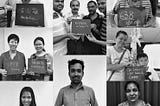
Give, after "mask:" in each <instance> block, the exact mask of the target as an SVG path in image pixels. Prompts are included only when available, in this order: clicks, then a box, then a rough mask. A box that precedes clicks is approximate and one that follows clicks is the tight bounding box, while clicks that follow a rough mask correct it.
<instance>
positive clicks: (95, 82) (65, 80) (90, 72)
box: [53, 56, 106, 106]
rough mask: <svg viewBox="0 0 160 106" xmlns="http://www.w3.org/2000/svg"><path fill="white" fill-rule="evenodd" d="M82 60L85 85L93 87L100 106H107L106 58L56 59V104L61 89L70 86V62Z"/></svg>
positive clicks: (72, 57) (62, 57) (69, 57)
mask: <svg viewBox="0 0 160 106" xmlns="http://www.w3.org/2000/svg"><path fill="white" fill-rule="evenodd" d="M75 58H76V59H80V60H83V61H84V65H85V68H84V76H83V79H82V82H83V84H84V85H87V86H89V87H92V88H93V89H94V91H95V95H96V98H97V101H98V104H99V106H106V98H105V96H106V86H105V85H106V81H105V79H106V77H105V72H106V70H105V69H106V57H105V56H59V57H54V94H53V98H54V103H55V100H56V98H57V95H58V92H59V90H60V88H62V87H64V86H66V85H68V84H70V79H69V76H68V60H71V59H75Z"/></svg>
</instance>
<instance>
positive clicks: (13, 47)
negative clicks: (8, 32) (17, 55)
mask: <svg viewBox="0 0 160 106" xmlns="http://www.w3.org/2000/svg"><path fill="white" fill-rule="evenodd" d="M8 44H9V48H10V50H12V51H16V49H17V46H18V41H16V40H15V39H11V40H10V41H9V42H8Z"/></svg>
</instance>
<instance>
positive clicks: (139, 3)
mask: <svg viewBox="0 0 160 106" xmlns="http://www.w3.org/2000/svg"><path fill="white" fill-rule="evenodd" d="M130 7H136V8H141V7H142V8H144V10H145V25H144V27H145V26H150V25H151V24H152V22H153V20H152V18H153V14H152V7H151V2H150V0H118V1H117V3H116V4H115V6H114V9H113V11H112V12H111V13H110V21H111V26H112V27H116V26H117V25H116V22H115V15H116V14H118V11H119V10H120V9H121V8H130Z"/></svg>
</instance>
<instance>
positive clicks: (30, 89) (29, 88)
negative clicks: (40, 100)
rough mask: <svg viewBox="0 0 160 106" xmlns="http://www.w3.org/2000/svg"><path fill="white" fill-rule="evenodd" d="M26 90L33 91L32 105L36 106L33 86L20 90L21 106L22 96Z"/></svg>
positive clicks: (20, 104) (21, 105)
mask: <svg viewBox="0 0 160 106" xmlns="http://www.w3.org/2000/svg"><path fill="white" fill-rule="evenodd" d="M24 92H30V93H31V97H32V101H31V104H30V106H36V101H35V96H34V92H33V89H32V88H31V87H24V88H22V90H21V92H20V97H19V101H20V103H19V106H23V104H22V100H21V98H22V95H23V93H24Z"/></svg>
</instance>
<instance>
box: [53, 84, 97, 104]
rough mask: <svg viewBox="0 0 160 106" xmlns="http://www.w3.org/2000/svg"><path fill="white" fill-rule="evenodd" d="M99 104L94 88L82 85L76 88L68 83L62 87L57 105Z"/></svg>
mask: <svg viewBox="0 0 160 106" xmlns="http://www.w3.org/2000/svg"><path fill="white" fill-rule="evenodd" d="M62 105H64V106H98V103H97V101H96V98H95V94H94V91H93V89H92V88H90V87H87V86H84V85H81V86H80V87H79V88H78V89H74V88H73V87H72V85H68V86H66V87H64V88H62V89H60V91H59V94H58V97H57V100H56V103H55V106H62Z"/></svg>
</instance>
